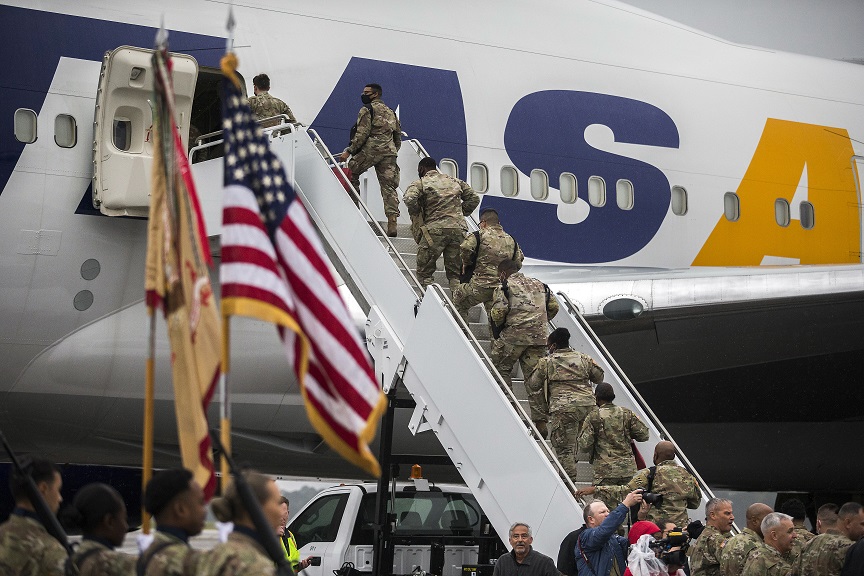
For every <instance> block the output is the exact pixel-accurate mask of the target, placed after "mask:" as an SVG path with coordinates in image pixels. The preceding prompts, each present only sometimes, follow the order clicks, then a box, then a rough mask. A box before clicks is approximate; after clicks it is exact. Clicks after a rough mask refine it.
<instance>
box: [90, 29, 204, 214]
mask: <svg viewBox="0 0 864 576" xmlns="http://www.w3.org/2000/svg"><path fill="white" fill-rule="evenodd" d="M153 52H154V51H153V50H151V49H146V48H137V47H134V46H120V47H118V48H115V49H114V50H112V51H110V52H106V53H105V56H104V58H103V59H102V71H101V73H100V75H99V87H98V92H97V96H96V109H95V113H94V121H93V206H94V207H95V208H99V211H100V212H102V214H106V215H108V216H147V214H148V211H149V206H150V167H151V164H152V160H153V136H152V128H153V108H152V105H153V103H152V99H153V66H152V57H153ZM171 59H172V63H173V74H172V76H173V83H174V94H175V104H174V105H175V109H176V113H177V117H176V118H175V122H176V123H177V126H178V128H179V129H180V135H181V138H182V139H183V141H184V144H185V143H186V140H188V137H189V118H190V117H191V113H192V100H193V98H194V96H195V84H196V81H197V78H198V62H197V61H196V60H195V58H193V57H192V56H189V55H186V54H171Z"/></svg>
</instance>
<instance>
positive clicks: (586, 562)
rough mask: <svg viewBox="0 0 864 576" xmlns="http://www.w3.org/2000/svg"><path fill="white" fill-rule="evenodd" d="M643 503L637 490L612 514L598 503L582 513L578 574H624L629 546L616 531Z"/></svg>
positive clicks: (603, 575) (593, 575)
mask: <svg viewBox="0 0 864 576" xmlns="http://www.w3.org/2000/svg"><path fill="white" fill-rule="evenodd" d="M641 501H642V493H641V492H640V491H639V490H634V491H632V492H630V493H629V494H627V496H625V497H624V501H623V502H622V503H621V504H619V505H618V506H617V507H616V508H615V510H613V511H612V512H609V508H607V507H606V504H604V503H603V502H601V501H599V500H597V501H594V502H592V503H590V504H588V505H587V506H585V509H584V511H583V513H582V517H583V520H585V531H584V532H582V534H580V535H579V538H578V539H577V540H576V549H575V550H574V552H575V554H576V567H577V569H578V573H579V574H584V575H586V576H610V574H611V575H612V576H617V575H618V574H621V573H622V572H623V571H624V568H625V567H626V565H627V564H626V555H627V546H628V544H629V542H628V541H627V538H624V537H623V536H618V535H617V534H616V533H615V531H616V530H617V529H618V526H620V525H621V524H622V523H623V522H624V520H625V519H626V518H627V515H628V514H629V513H630V507H631V506H635V505H636V504H639V503H640V502H641Z"/></svg>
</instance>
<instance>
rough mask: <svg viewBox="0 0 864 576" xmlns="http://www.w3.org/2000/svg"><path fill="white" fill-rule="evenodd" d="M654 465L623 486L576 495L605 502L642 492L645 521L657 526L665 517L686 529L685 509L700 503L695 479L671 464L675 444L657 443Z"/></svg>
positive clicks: (700, 492) (595, 487)
mask: <svg viewBox="0 0 864 576" xmlns="http://www.w3.org/2000/svg"><path fill="white" fill-rule="evenodd" d="M654 464H655V465H654V466H652V467H651V468H646V469H644V470H640V471H639V472H638V473H637V474H636V475H635V476H634V477H633V479H632V480H630V482H628V483H627V484H625V485H623V486H589V487H587V488H583V489H581V490H579V491H578V492H577V495H578V496H580V497H581V496H585V495H586V494H596V496H597V497H599V498H601V499H603V500H606V499H608V498H620V495H621V494H626V493H627V492H629V491H631V490H639V489H641V490H643V491H644V494H643V498H644V500H645V501H646V502H648V503H649V505H650V507H649V508H648V510H647V511H646V514H645V516H646V517H645V520H650V521H651V522H654V523H657V521H658V520H660V519H661V518H668V519H669V520H670V521H672V522H674V523H675V525H676V526H686V525H687V524H688V523H689V519H688V518H687V509H688V508H690V509H695V508H698V507H699V504H700V503H701V501H702V491H701V490H699V485H698V484H697V483H696V479H695V478H694V477H693V476H692V475H691V474H690V473H689V472H688V471H687V470H685V469H684V468H682V467H681V466H679V465H678V464H676V463H675V445H674V444H672V442H668V441H665V440H664V441H662V442H658V443H657V446H656V447H655V448H654ZM641 519H642V518H641V517H640V520H641Z"/></svg>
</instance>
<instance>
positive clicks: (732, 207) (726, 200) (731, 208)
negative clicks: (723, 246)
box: [723, 192, 741, 222]
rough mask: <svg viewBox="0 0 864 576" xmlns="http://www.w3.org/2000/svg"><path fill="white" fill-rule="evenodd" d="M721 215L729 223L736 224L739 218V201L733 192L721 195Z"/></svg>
mask: <svg viewBox="0 0 864 576" xmlns="http://www.w3.org/2000/svg"><path fill="white" fill-rule="evenodd" d="M723 214H724V215H725V216H726V219H727V220H729V221H730V222H736V221H737V220H738V218H740V217H741V201H740V200H739V199H738V194H736V193H735V192H726V194H724V195H723Z"/></svg>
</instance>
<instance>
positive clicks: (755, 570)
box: [696, 544, 840, 576]
mask: <svg viewBox="0 0 864 576" xmlns="http://www.w3.org/2000/svg"><path fill="white" fill-rule="evenodd" d="M794 560H795V557H794V556H792V553H791V552H789V553H786V554H780V552H778V551H777V549H776V548H773V547H771V546H766V545H765V544H763V545H761V546H757V547H756V548H755V549H754V550H753V552H751V553H750V556H748V557H747V563H746V564H744V571H743V572H742V573H741V574H742V576H788V574H789V573H791V572H792V563H793V562H794ZM837 574H840V569H839V568H838V569H837ZM696 576H698V575H696ZM820 576H825V573H820Z"/></svg>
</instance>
